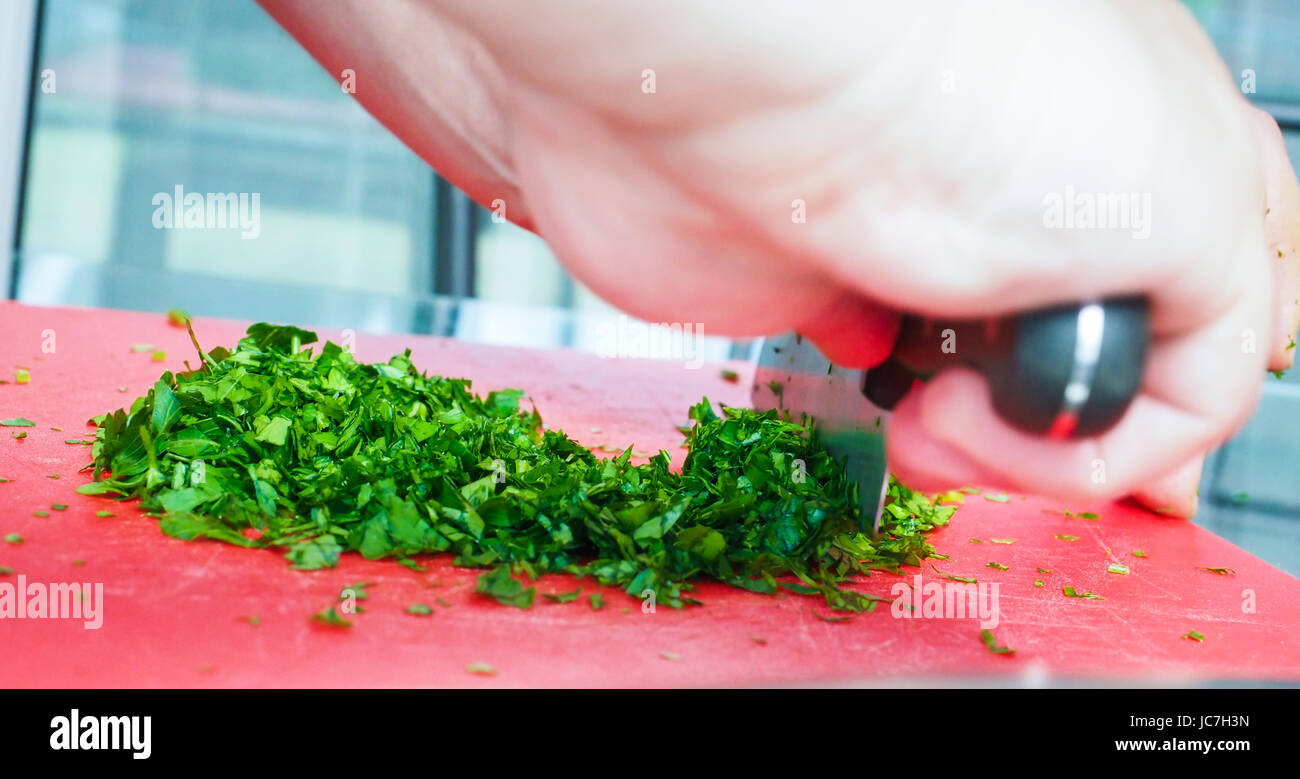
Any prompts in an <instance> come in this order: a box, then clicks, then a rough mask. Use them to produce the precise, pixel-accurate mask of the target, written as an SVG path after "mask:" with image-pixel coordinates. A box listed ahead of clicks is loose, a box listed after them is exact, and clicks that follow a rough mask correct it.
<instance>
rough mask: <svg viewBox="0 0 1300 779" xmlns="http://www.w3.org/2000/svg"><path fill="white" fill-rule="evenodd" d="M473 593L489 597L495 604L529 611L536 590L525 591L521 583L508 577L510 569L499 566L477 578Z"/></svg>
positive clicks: (533, 588) (530, 588)
mask: <svg viewBox="0 0 1300 779" xmlns="http://www.w3.org/2000/svg"><path fill="white" fill-rule="evenodd" d="M474 592H477V593H479V594H481V595H487V596H490V597H491V598H493V599H495V600H496V602H497V603H502V604H505V605H506V606H514V607H516V608H520V609H530V608H532V607H533V597H534V596H535V595H536V594H537V588H536V587H528V588H527V589H525V588H524V585H523V583H522V582H520V581H519V580H518V579H515V578H514V577H512V576H511V575H510V567H509V566H506V565H501V566H497V567H496V568H493V569H492V570H491V571H488V572H487V573H485V574H483V575H481V576H479V577H478V585H477V586H476V587H475V588H474Z"/></svg>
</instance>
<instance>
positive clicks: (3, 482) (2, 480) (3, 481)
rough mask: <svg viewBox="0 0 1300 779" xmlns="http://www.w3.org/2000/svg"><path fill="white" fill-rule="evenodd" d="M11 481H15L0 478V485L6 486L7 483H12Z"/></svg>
mask: <svg viewBox="0 0 1300 779" xmlns="http://www.w3.org/2000/svg"><path fill="white" fill-rule="evenodd" d="M11 481H13V479H6V478H5V477H3V476H0V484H5V483H6V482H11Z"/></svg>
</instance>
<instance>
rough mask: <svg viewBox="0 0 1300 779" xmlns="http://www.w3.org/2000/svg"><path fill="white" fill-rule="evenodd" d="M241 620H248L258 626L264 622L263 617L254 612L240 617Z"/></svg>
mask: <svg viewBox="0 0 1300 779" xmlns="http://www.w3.org/2000/svg"><path fill="white" fill-rule="evenodd" d="M239 620H240V621H241V622H247V623H248V624H250V625H252V626H253V627H257V626H258V625H260V624H262V618H261V617H259V616H257V615H256V614H252V615H249V616H247V617H240V618H239Z"/></svg>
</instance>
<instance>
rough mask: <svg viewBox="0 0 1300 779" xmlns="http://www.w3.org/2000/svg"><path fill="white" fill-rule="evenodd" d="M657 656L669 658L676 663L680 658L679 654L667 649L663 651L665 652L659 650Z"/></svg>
mask: <svg viewBox="0 0 1300 779" xmlns="http://www.w3.org/2000/svg"><path fill="white" fill-rule="evenodd" d="M659 656H660V657H662V658H663V659H665V660H671V661H672V662H674V663H676V662H678V661H679V660H681V659H682V656H681V655H679V654H677V653H676V652H667V651H665V652H660V653H659Z"/></svg>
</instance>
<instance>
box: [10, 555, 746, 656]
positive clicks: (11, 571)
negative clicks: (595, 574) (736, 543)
mask: <svg viewBox="0 0 1300 779" xmlns="http://www.w3.org/2000/svg"><path fill="white" fill-rule="evenodd" d="M10 573H12V571H11V572H10ZM749 640H750V641H753V642H754V643H755V644H758V645H759V646H767V639H766V638H763V637H762V636H750V637H749Z"/></svg>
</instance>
